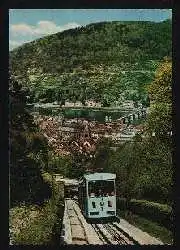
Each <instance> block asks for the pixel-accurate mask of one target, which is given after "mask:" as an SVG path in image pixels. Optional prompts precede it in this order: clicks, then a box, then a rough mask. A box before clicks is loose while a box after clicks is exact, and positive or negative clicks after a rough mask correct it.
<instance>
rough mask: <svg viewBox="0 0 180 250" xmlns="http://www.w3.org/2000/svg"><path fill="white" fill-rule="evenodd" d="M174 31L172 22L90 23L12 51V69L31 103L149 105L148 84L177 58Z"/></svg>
mask: <svg viewBox="0 0 180 250" xmlns="http://www.w3.org/2000/svg"><path fill="white" fill-rule="evenodd" d="M171 29H172V28H171V21H170V20H167V21H164V22H161V23H153V22H104V23H95V24H90V25H87V26H85V27H81V28H76V29H73V30H67V31H64V32H60V33H57V34H53V35H50V36H47V37H44V38H41V39H38V40H36V41H33V42H31V43H28V44H24V45H23V46H21V47H19V48H17V49H15V50H13V51H12V52H10V67H11V70H12V71H13V74H14V75H15V76H16V77H17V79H18V80H19V81H20V82H21V83H22V84H23V85H24V86H27V87H28V88H29V95H28V96H29V99H28V101H29V102H54V101H57V102H58V103H59V104H60V105H63V104H64V103H65V100H70V101H71V102H76V101H80V102H81V103H82V104H85V101H86V100H90V99H91V100H94V101H97V102H101V103H102V104H103V106H107V107H108V106H111V105H119V104H121V103H122V102H123V101H124V100H133V101H134V103H135V105H137V102H140V103H142V104H143V105H145V106H147V105H148V104H149V102H148V98H147V91H146V86H147V85H148V84H149V83H150V82H151V81H152V80H153V78H154V71H155V70H156V68H157V66H158V65H159V62H160V61H161V60H162V58H163V57H165V56H170V57H171V36H172V35H171Z"/></svg>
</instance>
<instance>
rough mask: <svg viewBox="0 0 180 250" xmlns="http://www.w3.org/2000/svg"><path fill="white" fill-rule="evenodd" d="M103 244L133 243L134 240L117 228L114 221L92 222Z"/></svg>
mask: <svg viewBox="0 0 180 250" xmlns="http://www.w3.org/2000/svg"><path fill="white" fill-rule="evenodd" d="M92 226H93V228H94V230H95V231H96V233H97V234H98V236H99V238H100V239H101V241H102V242H103V244H113V245H134V244H136V243H135V242H134V240H132V239H131V238H130V237H128V236H127V235H125V233H123V232H122V230H120V229H118V226H117V225H116V224H115V223H107V224H92Z"/></svg>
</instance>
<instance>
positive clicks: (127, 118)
mask: <svg viewBox="0 0 180 250" xmlns="http://www.w3.org/2000/svg"><path fill="white" fill-rule="evenodd" d="M27 108H28V109H29V110H30V111H31V112H33V113H39V114H44V115H52V116H58V115H59V116H61V117H64V118H85V119H89V120H97V121H100V122H111V121H114V120H118V119H121V120H123V123H124V124H131V123H133V122H134V121H137V120H139V119H144V118H145V117H146V114H147V109H146V108H131V107H129V108H124V107H86V106H81V107H65V106H64V107H61V106H60V105H56V104H52V103H47V104H38V103H36V104H29V105H27Z"/></svg>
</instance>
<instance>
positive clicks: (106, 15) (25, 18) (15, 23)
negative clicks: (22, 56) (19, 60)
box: [9, 9, 172, 50]
mask: <svg viewBox="0 0 180 250" xmlns="http://www.w3.org/2000/svg"><path fill="white" fill-rule="evenodd" d="M168 18H172V10H170V9H13V10H10V11H9V49H10V50H12V49H13V48H16V47H18V46H20V45H22V44H23V43H26V42H30V41H33V40H35V39H37V38H40V37H43V36H46V35H49V34H53V33H57V32H60V31H63V30H66V29H71V28H76V27H78V26H83V25H87V24H89V23H96V22H102V21H137V20H141V21H154V22H161V21H164V20H166V19H168Z"/></svg>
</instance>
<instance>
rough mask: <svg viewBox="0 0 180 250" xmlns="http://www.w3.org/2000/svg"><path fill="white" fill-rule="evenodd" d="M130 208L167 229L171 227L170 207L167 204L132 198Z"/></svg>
mask: <svg viewBox="0 0 180 250" xmlns="http://www.w3.org/2000/svg"><path fill="white" fill-rule="evenodd" d="M130 209H131V211H132V212H133V213H135V214H138V215H141V216H143V217H145V218H147V219H150V220H152V221H155V222H158V223H159V224H162V225H163V226H165V227H167V228H168V229H171V228H172V209H171V207H170V206H168V205H165V204H159V203H155V202H150V201H146V200H135V199H132V200H131V201H130Z"/></svg>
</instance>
